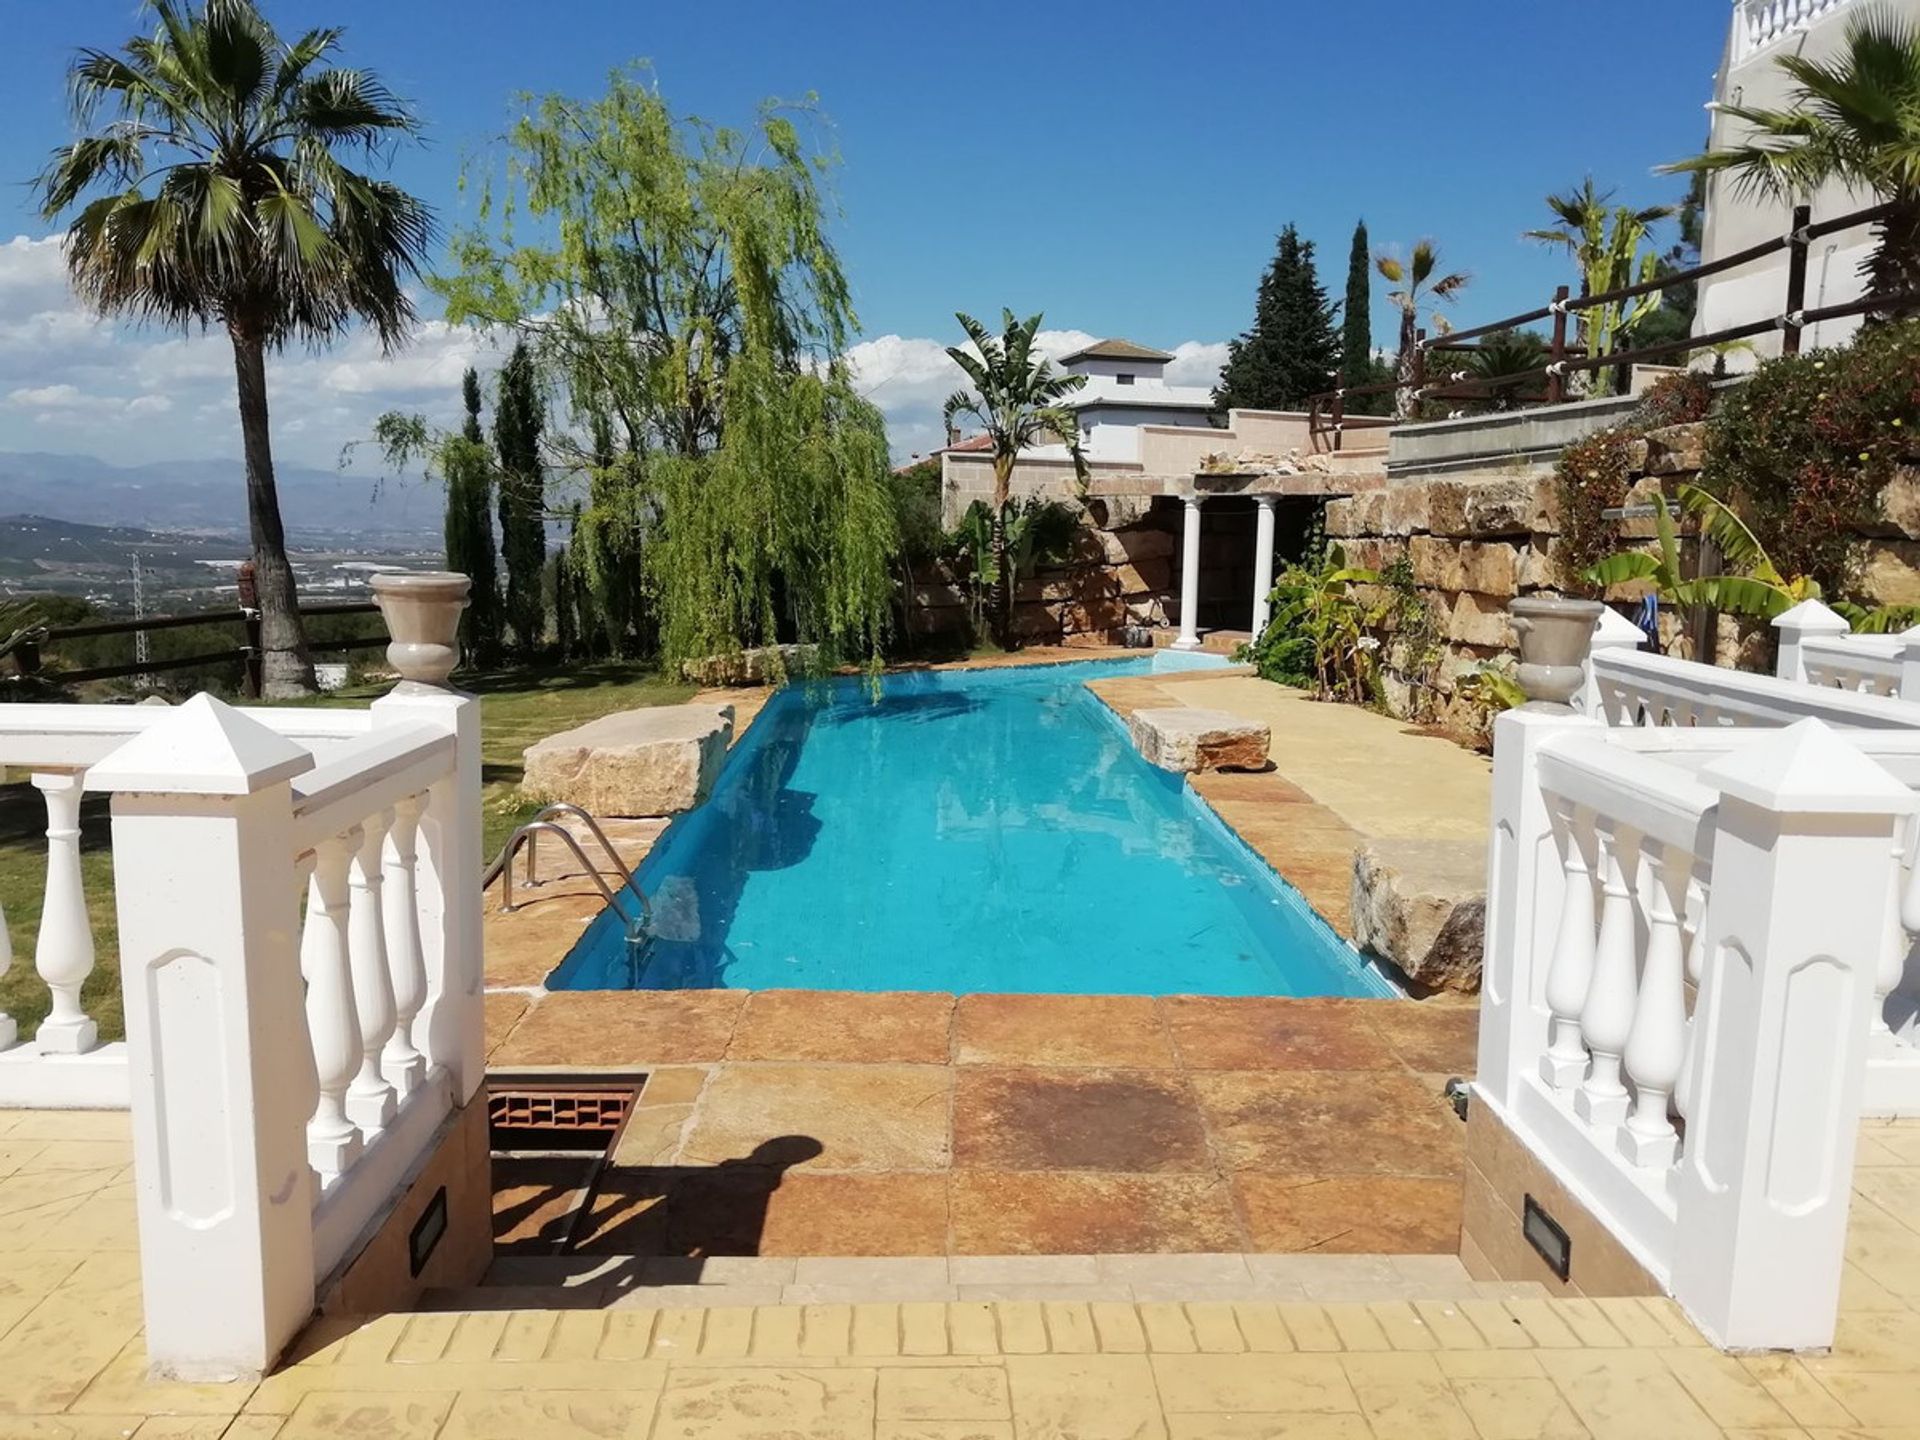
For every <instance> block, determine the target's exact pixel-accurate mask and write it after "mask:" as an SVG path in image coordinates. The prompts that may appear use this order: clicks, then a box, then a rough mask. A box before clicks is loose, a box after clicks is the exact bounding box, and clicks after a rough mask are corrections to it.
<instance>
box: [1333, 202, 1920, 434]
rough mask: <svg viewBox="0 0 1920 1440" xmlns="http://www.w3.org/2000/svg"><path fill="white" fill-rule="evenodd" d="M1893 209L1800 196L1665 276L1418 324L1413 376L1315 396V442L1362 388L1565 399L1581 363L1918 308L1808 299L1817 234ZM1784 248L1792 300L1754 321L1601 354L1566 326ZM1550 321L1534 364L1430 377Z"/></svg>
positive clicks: (1606, 364)
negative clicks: (1497, 338)
mask: <svg viewBox="0 0 1920 1440" xmlns="http://www.w3.org/2000/svg"><path fill="white" fill-rule="evenodd" d="M1892 209H1893V207H1892V206H1891V205H1889V204H1880V205H1871V206H1868V207H1867V208H1866V209H1864V210H1855V211H1853V212H1851V213H1849V214H1846V215H1838V216H1835V217H1834V218H1833V219H1831V220H1822V221H1820V222H1819V223H1817V224H1816V223H1814V221H1813V218H1812V209H1811V207H1809V206H1806V205H1799V206H1796V207H1794V211H1793V224H1792V226H1791V228H1789V229H1788V231H1787V233H1786V234H1784V235H1780V236H1776V237H1774V238H1773V239H1771V240H1763V241H1761V242H1760V243H1759V244H1757V245H1750V246H1748V247H1747V248H1746V249H1744V250H1738V251H1735V252H1734V253H1733V254H1731V255H1723V256H1721V257H1720V258H1719V259H1718V260H1714V261H1711V262H1709V263H1707V264H1704V265H1695V266H1693V267H1692V268H1691V269H1687V270H1675V271H1673V272H1672V273H1671V274H1667V275H1659V276H1656V277H1654V278H1653V279H1651V280H1642V281H1639V282H1637V283H1635V284H1632V285H1622V286H1620V287H1618V288H1617V289H1613V290H1605V291H1602V292H1601V293H1599V294H1597V295H1574V294H1573V292H1572V290H1571V289H1570V288H1569V287H1568V286H1565V285H1562V286H1560V287H1559V288H1558V289H1557V290H1555V291H1554V293H1553V299H1552V300H1551V301H1549V302H1548V303H1547V304H1546V305H1544V306H1542V307H1540V308H1539V309H1537V310H1528V311H1524V312H1522V313H1521V314H1518V315H1509V316H1506V317H1505V318H1504V319H1500V320H1493V321H1489V322H1488V323H1486V324H1484V325H1475V326H1473V327H1472V328H1470V329H1466V330H1454V331H1451V332H1449V333H1448V334H1447V335H1446V336H1444V337H1441V338H1439V339H1431V340H1430V339H1428V338H1427V332H1426V331H1425V330H1420V331H1418V332H1416V340H1415V344H1414V348H1413V362H1412V365H1411V367H1410V368H1411V374H1410V375H1409V376H1408V377H1407V378H1405V379H1402V378H1400V377H1399V376H1395V378H1394V379H1392V380H1388V381H1382V382H1381V383H1379V384H1377V385H1349V386H1343V387H1339V388H1336V389H1333V390H1324V391H1322V392H1321V393H1319V394H1318V395H1310V396H1308V397H1307V402H1306V404H1307V432H1308V435H1309V437H1310V439H1311V443H1312V444H1313V447H1314V448H1315V449H1316V450H1320V449H1332V450H1339V449H1340V448H1341V432H1342V429H1343V426H1344V422H1345V419H1346V407H1347V402H1348V401H1350V400H1353V399H1356V398H1360V397H1364V396H1372V395H1392V396H1395V397H1396V398H1397V397H1398V396H1399V394H1400V392H1402V391H1411V392H1412V398H1413V401H1414V403H1415V404H1416V405H1417V404H1419V402H1421V401H1425V400H1473V399H1488V398H1491V397H1493V396H1496V395H1501V394H1510V395H1512V396H1514V397H1515V400H1516V402H1517V403H1526V398H1527V397H1526V396H1525V393H1524V392H1525V391H1526V389H1527V387H1529V386H1530V385H1532V384H1534V383H1535V382H1540V381H1544V382H1545V388H1544V391H1543V393H1542V395H1541V396H1540V398H1539V400H1538V401H1537V402H1534V403H1539V404H1545V405H1558V404H1561V403H1563V402H1564V401H1565V400H1566V399H1567V379H1568V377H1569V376H1571V375H1575V374H1579V373H1581V372H1583V371H1595V370H1610V369H1613V368H1615V367H1616V366H1626V365H1634V364H1638V363H1640V362H1643V361H1648V360H1656V359H1660V358H1663V357H1667V356H1673V355H1684V354H1686V353H1687V352H1688V351H1692V350H1703V349H1707V348H1709V347H1711V346H1714V345H1721V344H1726V343H1728V342H1730V341H1734V340H1745V339H1748V338H1749V337H1751V336H1754V335H1760V334H1764V333H1766V332H1767V331H1770V330H1778V331H1780V332H1781V337H1780V343H1781V350H1782V351H1783V353H1785V354H1788V355H1797V354H1798V353H1799V352H1800V336H1801V333H1802V332H1803V331H1804V330H1805V329H1806V327H1807V326H1809V325H1816V324H1818V323H1820V322H1821V321H1822V320H1838V319H1841V318H1843V317H1846V316H1851V315H1865V314H1867V313H1868V312H1870V311H1872V312H1881V311H1896V312H1897V311H1905V310H1911V309H1915V308H1920V290H1908V291H1903V292H1900V293H1897V294H1891V295H1889V294H1884V293H1882V294H1868V295H1863V296H1862V297H1861V298H1859V299H1858V300H1850V301H1848V302H1847V303H1845V304H1843V305H1827V306H1822V307H1819V308H1817V309H1813V310H1809V309H1807V308H1806V297H1807V256H1808V252H1809V251H1810V250H1811V248H1812V246H1813V242H1814V241H1816V240H1819V239H1822V238H1824V237H1825V236H1828V235H1833V234H1836V233H1838V232H1839V231H1842V230H1851V229H1853V228H1854V227H1855V226H1857V225H1870V224H1873V223H1875V222H1877V221H1879V220H1882V219H1885V218H1886V216H1887V215H1888V214H1889V213H1890V212H1891V211H1892ZM1782 251H1785V252H1787V284H1786V296H1785V304H1784V305H1783V307H1782V309H1781V310H1780V312H1779V313H1778V314H1777V315H1769V316H1767V317H1766V318H1764V319H1760V320H1750V321H1747V322H1746V323H1744V324H1740V325H1730V326H1727V327H1726V328H1724V329H1720V330H1714V331H1711V332H1709V333H1707V334H1704V335H1689V336H1686V337H1684V338H1682V339H1678V340H1665V341H1661V342H1660V343H1659V344H1657V345H1641V346H1636V347H1635V348H1633V349H1631V350H1611V351H1608V352H1606V353H1605V354H1600V355H1590V354H1587V353H1586V352H1585V351H1584V350H1583V349H1581V348H1580V347H1579V346H1578V345H1575V344H1572V343H1570V340H1569V336H1568V329H1567V318H1568V316H1570V315H1578V314H1579V313H1580V312H1582V311H1587V310H1599V309H1602V308H1604V307H1606V306H1608V305H1618V304H1621V303H1622V302H1624V301H1628V300H1636V299H1638V298H1640V297H1641V296H1643V295H1651V294H1653V293H1654V292H1656V291H1662V292H1664V291H1667V290H1678V289H1683V288H1685V287H1686V286H1689V285H1693V284H1696V283H1698V282H1699V281H1701V280H1704V279H1707V278H1708V277H1710V276H1713V275H1720V274H1723V273H1725V272H1726V271H1728V270H1736V269H1738V268H1739V267H1740V266H1742V265H1749V264H1752V263H1753V262H1754V261H1755V260H1763V259H1765V258H1766V257H1767V256H1769V255H1777V254H1779V253H1781V252H1782ZM1543 321H1545V322H1548V323H1549V326H1550V329H1549V334H1548V340H1547V363H1546V364H1544V365H1539V366H1535V367H1533V368H1531V369H1527V370H1516V371H1514V372H1513V373H1511V374H1507V375H1490V376H1475V375H1472V374H1470V373H1469V372H1467V371H1464V370H1456V371H1452V372H1449V373H1448V374H1446V375H1445V376H1444V377H1439V378H1438V379H1437V383H1429V381H1430V379H1433V378H1435V377H1432V376H1430V374H1429V371H1430V368H1431V367H1430V362H1431V358H1432V357H1433V356H1434V355H1435V354H1437V353H1443V352H1446V351H1450V350H1464V351H1471V350H1472V349H1473V348H1474V347H1472V346H1470V345H1469V344H1468V343H1467V342H1468V341H1472V340H1479V339H1483V338H1484V337H1486V336H1488V335H1492V334H1496V333H1498V332H1501V331H1510V330H1519V329H1521V328H1522V327H1524V326H1528V325H1537V324H1540V323H1541V322H1543Z"/></svg>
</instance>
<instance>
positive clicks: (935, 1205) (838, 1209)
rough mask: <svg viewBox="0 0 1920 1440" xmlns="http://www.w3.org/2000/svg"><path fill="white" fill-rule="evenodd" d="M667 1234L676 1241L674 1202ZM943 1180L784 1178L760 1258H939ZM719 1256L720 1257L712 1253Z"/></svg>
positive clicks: (799, 1174) (802, 1174) (943, 1238)
mask: <svg viewBox="0 0 1920 1440" xmlns="http://www.w3.org/2000/svg"><path fill="white" fill-rule="evenodd" d="M671 1217H672V1219H671V1225H670V1228H671V1230H672V1232H673V1234H674V1237H675V1238H676V1239H678V1238H679V1236H680V1233H681V1226H682V1222H681V1216H680V1210H679V1206H678V1204H677V1202H676V1204H675V1206H674V1207H673V1208H672V1211H671ZM946 1248H947V1177H946V1176H945V1175H913V1174H895V1175H809V1174H808V1173H807V1172H806V1171H804V1170H802V1171H796V1172H794V1173H792V1174H789V1175H788V1176H787V1177H786V1179H785V1180H784V1181H782V1183H781V1185H780V1187H779V1188H778V1189H777V1190H775V1191H774V1192H773V1194H772V1195H771V1196H770V1197H769V1201H768V1206H767V1220H766V1229H765V1232H764V1233H763V1234H762V1236H761V1239H760V1247H759V1249H758V1250H757V1251H749V1252H743V1253H750V1254H760V1255H941V1254H945V1253H946ZM715 1253H718V1252H715Z"/></svg>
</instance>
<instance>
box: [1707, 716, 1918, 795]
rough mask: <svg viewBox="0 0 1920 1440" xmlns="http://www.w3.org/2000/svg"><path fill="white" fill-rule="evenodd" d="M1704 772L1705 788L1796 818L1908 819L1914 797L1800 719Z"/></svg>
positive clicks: (1831, 733)
mask: <svg viewBox="0 0 1920 1440" xmlns="http://www.w3.org/2000/svg"><path fill="white" fill-rule="evenodd" d="M1744 735H1763V736H1764V737H1765V738H1763V739H1755V740H1752V741H1750V742H1748V743H1744V744H1742V745H1740V746H1739V747H1738V748H1737V749H1735V750H1734V751H1733V752H1732V753H1731V754H1729V755H1726V756H1724V757H1722V758H1721V759H1719V760H1716V761H1714V763H1713V764H1711V765H1709V766H1707V767H1706V768H1705V769H1704V770H1702V771H1701V772H1700V780H1701V783H1702V784H1705V785H1707V786H1708V787H1710V788H1711V789H1715V790H1718V791H1721V792H1722V793H1723V794H1727V795H1731V796H1733V797H1734V798H1735V799H1736V800H1745V801H1746V802H1747V803H1748V804H1751V805H1757V806H1759V807H1760V808H1761V809H1763V810H1775V811H1780V812H1782V813H1785V814H1794V815H1905V814H1908V813H1910V812H1911V811H1913V810H1914V809H1915V808H1916V800H1917V799H1920V797H1916V796H1915V795H1914V792H1913V791H1911V790H1909V789H1908V788H1907V787H1906V786H1905V785H1903V784H1901V783H1900V782H1899V781H1898V780H1896V779H1895V778H1894V777H1893V776H1892V775H1891V774H1890V773H1888V771H1887V770H1886V768H1885V767H1884V766H1882V765H1880V764H1879V763H1878V762H1876V761H1874V760H1871V759H1869V758H1868V757H1867V756H1866V755H1865V754H1863V753H1862V752H1861V751H1860V749H1859V748H1858V747H1857V746H1855V745H1853V744H1851V743H1850V742H1848V741H1847V740H1846V739H1845V738H1843V737H1842V736H1841V734H1840V732H1839V731H1837V730H1834V729H1833V728H1832V727H1831V726H1829V725H1826V724H1825V723H1823V722H1821V721H1819V720H1796V721H1795V722H1794V723H1793V724H1791V725H1788V726H1787V727H1785V728H1784V729H1781V730H1770V731H1752V730H1749V731H1745V732H1743V736H1744Z"/></svg>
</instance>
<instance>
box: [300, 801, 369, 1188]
mask: <svg viewBox="0 0 1920 1440" xmlns="http://www.w3.org/2000/svg"><path fill="white" fill-rule="evenodd" d="M359 844H360V832H359V831H358V830H349V831H348V832H347V833H346V834H344V835H333V836H329V837H328V838H327V839H325V840H322V841H321V842H320V843H319V844H318V845H316V846H315V847H314V851H313V878H312V879H311V880H310V881H309V882H308V885H307V925H306V930H305V931H304V933H303V934H302V935H301V938H300V974H301V976H302V977H303V978H304V979H305V981H306V986H307V1000H306V1025H307V1034H308V1036H309V1040H310V1043H311V1045H312V1050H313V1068H314V1083H315V1085H316V1086H317V1088H318V1090H319V1096H318V1097H317V1100H316V1102H315V1107H314V1109H313V1111H312V1116H311V1120H310V1121H309V1123H308V1125H307V1157H308V1159H309V1160H310V1161H311V1162H312V1165H313V1168H314V1170H315V1171H317V1172H318V1173H319V1176H320V1179H321V1182H322V1183H325V1182H326V1181H328V1180H331V1179H332V1178H333V1177H334V1176H336V1175H339V1174H340V1173H342V1172H343V1171H344V1170H346V1168H347V1167H348V1166H349V1165H351V1164H353V1162H354V1161H355V1160H357V1159H359V1158H360V1150H361V1147H362V1137H361V1134H360V1127H359V1126H358V1125H356V1124H354V1122H353V1120H352V1118H351V1117H350V1116H349V1115H348V1113H347V1090H348V1087H349V1086H351V1085H352V1084H353V1078H354V1076H355V1075H357V1074H358V1073H359V1072H360V1062H361V1060H362V1058H363V1056H362V1053H361V1051H362V1042H361V1039H360V1017H359V1015H358V1014H357V1013H355V1007H354V997H353V965H352V961H351V960H350V959H349V958H348V957H349V956H350V954H351V953H352V944H351V939H350V935H349V922H348V911H349V906H350V903H351V902H350V901H349V899H348V882H347V871H348V869H349V867H350V866H351V865H352V864H353V856H354V852H355V850H356V849H357V848H358V847H359Z"/></svg>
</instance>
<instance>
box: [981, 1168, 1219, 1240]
mask: <svg viewBox="0 0 1920 1440" xmlns="http://www.w3.org/2000/svg"><path fill="white" fill-rule="evenodd" d="M950 1204H951V1207H952V1232H951V1233H952V1248H951V1253H952V1254H955V1255H1109V1254H1114V1255H1138V1254H1168V1253H1189V1254H1193V1253H1200V1254H1208V1253H1215V1254H1217V1253H1222V1252H1233V1251H1239V1250H1241V1249H1243V1248H1244V1241H1243V1240H1242V1236H1241V1228H1240V1224H1239V1221H1238V1219H1237V1218H1236V1216H1235V1214H1234V1210H1233V1200H1232V1195H1231V1192H1230V1189H1229V1187H1228V1185H1227V1183H1226V1182H1225V1181H1223V1180H1221V1179H1220V1178H1218V1177H1217V1176H1212V1175H1095V1174H1072V1173H1068V1172H1063V1171H1045V1172H1034V1173H1028V1174H1012V1173H1006V1172H996V1171H981V1170H956V1171H955V1172H954V1173H953V1180H952V1187H951V1190H950Z"/></svg>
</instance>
